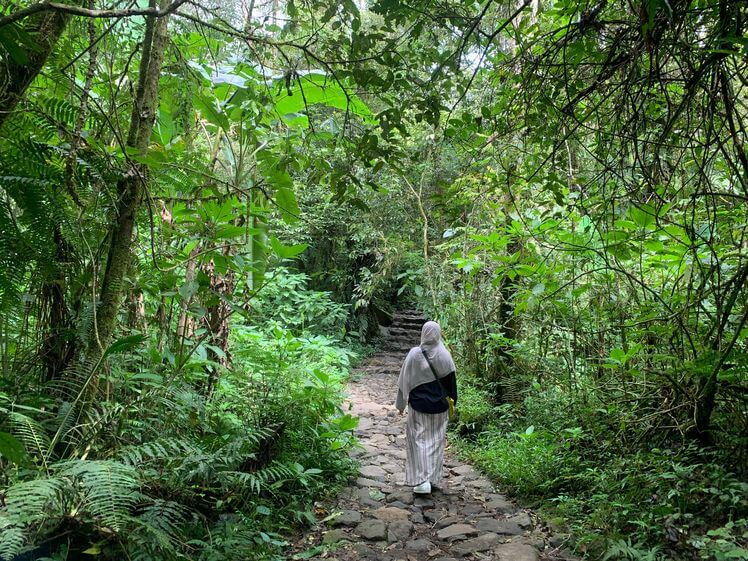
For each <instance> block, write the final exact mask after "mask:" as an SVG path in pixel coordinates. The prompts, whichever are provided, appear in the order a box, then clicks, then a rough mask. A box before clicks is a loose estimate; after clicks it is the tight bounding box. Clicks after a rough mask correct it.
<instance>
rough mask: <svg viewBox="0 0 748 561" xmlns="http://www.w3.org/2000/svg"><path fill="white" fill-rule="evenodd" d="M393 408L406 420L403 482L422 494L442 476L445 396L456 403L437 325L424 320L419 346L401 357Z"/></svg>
mask: <svg viewBox="0 0 748 561" xmlns="http://www.w3.org/2000/svg"><path fill="white" fill-rule="evenodd" d="M397 387H398V391H397V400H396V402H395V407H397V409H398V410H399V411H400V413H401V414H402V413H403V412H404V411H405V406H406V405H408V406H409V409H410V413H409V415H408V420H407V422H406V429H405V437H406V440H407V450H406V456H405V484H406V485H409V486H412V487H413V492H414V493H418V494H426V493H430V492H431V487H432V486H438V485H439V484H440V482H441V477H442V463H443V461H444V444H445V440H446V435H447V421H448V420H449V404H448V402H447V399H446V398H447V397H451V398H452V399H453V400H454V401H455V403H456V402H457V379H456V378H455V363H454V360H452V355H451V354H450V353H449V351H448V350H447V348H446V347H445V346H444V343H442V337H441V328H440V327H439V324H438V323H436V322H434V321H428V322H426V323H425V324H424V326H423V329H421V345H420V346H419V347H413V348H412V349H410V351H409V352H408V356H406V357H405V362H403V366H402V368H401V369H400V377H399V378H398V380H397Z"/></svg>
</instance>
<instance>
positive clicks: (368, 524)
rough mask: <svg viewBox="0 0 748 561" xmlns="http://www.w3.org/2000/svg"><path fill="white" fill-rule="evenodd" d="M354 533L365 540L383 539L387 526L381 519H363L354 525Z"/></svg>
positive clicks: (385, 535)
mask: <svg viewBox="0 0 748 561" xmlns="http://www.w3.org/2000/svg"><path fill="white" fill-rule="evenodd" d="M356 533H357V534H358V535H359V536H361V537H362V538H365V539H367V540H383V539H385V538H386V537H387V526H386V525H385V523H384V522H382V521H381V520H364V521H363V522H361V524H359V525H358V526H356Z"/></svg>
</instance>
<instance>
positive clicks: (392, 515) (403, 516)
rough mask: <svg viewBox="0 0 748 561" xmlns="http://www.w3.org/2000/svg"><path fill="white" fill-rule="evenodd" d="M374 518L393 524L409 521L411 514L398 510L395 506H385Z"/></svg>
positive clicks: (375, 513) (378, 510)
mask: <svg viewBox="0 0 748 561" xmlns="http://www.w3.org/2000/svg"><path fill="white" fill-rule="evenodd" d="M373 514H374V517H375V518H378V519H379V520H383V521H385V522H393V521H395V520H407V519H408V518H410V512H408V511H407V510H403V509H402V508H397V507H394V506H383V507H382V508H378V509H377V510H375V511H374V512H373Z"/></svg>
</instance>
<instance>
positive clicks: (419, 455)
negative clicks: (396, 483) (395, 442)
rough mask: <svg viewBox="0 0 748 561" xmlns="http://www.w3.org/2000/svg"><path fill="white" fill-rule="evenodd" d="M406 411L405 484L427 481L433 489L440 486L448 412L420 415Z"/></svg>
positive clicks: (410, 409) (417, 412) (411, 410)
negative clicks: (434, 486)
mask: <svg viewBox="0 0 748 561" xmlns="http://www.w3.org/2000/svg"><path fill="white" fill-rule="evenodd" d="M408 409H409V410H408V420H407V422H406V426H405V438H406V441H407V450H406V453H405V484H406V485H420V484H421V483H423V482H424V481H430V482H431V484H432V485H439V483H440V481H441V479H442V464H443V463H444V444H445V442H446V437H447V422H448V421H449V412H448V411H445V412H444V413H421V412H419V411H414V410H413V409H412V408H408Z"/></svg>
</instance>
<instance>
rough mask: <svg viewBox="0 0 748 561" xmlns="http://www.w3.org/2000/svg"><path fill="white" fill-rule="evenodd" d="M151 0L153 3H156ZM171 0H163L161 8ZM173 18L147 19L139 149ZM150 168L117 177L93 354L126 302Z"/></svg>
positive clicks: (135, 128)
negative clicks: (126, 282)
mask: <svg viewBox="0 0 748 561" xmlns="http://www.w3.org/2000/svg"><path fill="white" fill-rule="evenodd" d="M155 4H156V3H155V0H151V3H150V5H151V7H155ZM166 4H167V2H164V1H163V0H162V6H161V7H162V8H165V6H166ZM168 21H169V17H168V16H164V17H161V18H155V17H153V16H150V17H149V18H148V20H147V26H146V33H145V38H144V40H143V52H142V57H141V62H140V75H139V77H138V89H137V94H136V98H135V103H134V105H133V111H132V116H131V120H130V131H129V134H128V137H127V145H128V146H129V147H132V148H135V149H136V151H137V152H138V153H139V154H145V153H146V152H147V150H148V144H149V140H150V137H151V132H152V131H153V124H154V121H155V119H156V108H157V106H158V81H159V76H160V74H161V65H162V63H163V59H164V53H165V51H166V44H167V41H168V36H167V26H168ZM147 178H148V169H147V167H146V166H145V165H143V164H139V163H134V162H133V163H130V164H129V165H128V169H127V171H126V172H125V173H124V174H123V175H122V177H121V178H120V180H119V181H118V182H117V194H118V200H117V204H116V205H115V216H114V219H113V221H112V224H111V226H110V231H109V251H108V254H107V262H106V269H105V271H104V278H103V280H102V284H101V290H100V293H99V294H100V304H99V307H98V309H97V317H96V322H95V325H94V328H93V330H92V332H91V334H90V336H89V339H88V342H87V349H88V353H89V359H94V358H98V357H100V356H101V355H102V354H103V352H104V350H105V349H106V347H107V346H108V344H109V343H110V341H111V339H112V336H113V334H114V329H115V327H116V323H117V314H118V312H119V308H120V306H121V303H122V285H123V280H124V278H125V276H126V274H127V270H128V268H129V262H130V257H131V252H130V246H131V245H132V238H133V231H134V228H135V221H136V218H137V213H138V209H139V208H140V203H141V200H142V198H143V193H144V190H145V189H144V188H145V185H146V182H147Z"/></svg>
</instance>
